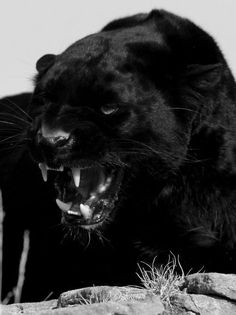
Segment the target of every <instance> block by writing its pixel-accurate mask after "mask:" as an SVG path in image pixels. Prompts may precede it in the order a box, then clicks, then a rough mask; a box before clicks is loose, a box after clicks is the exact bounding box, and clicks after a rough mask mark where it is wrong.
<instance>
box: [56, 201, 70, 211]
mask: <svg viewBox="0 0 236 315" xmlns="http://www.w3.org/2000/svg"><path fill="white" fill-rule="evenodd" d="M56 203H57V205H58V207H59V208H60V209H61V210H62V211H64V212H68V211H69V210H70V208H71V206H72V202H63V201H61V200H60V199H56Z"/></svg>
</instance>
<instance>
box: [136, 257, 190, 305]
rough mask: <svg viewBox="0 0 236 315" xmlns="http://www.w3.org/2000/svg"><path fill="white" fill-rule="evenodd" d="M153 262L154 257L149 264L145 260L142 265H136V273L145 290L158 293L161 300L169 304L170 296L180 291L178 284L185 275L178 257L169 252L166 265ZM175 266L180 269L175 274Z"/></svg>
mask: <svg viewBox="0 0 236 315" xmlns="http://www.w3.org/2000/svg"><path fill="white" fill-rule="evenodd" d="M155 264H156V259H154V260H153V262H152V264H151V265H149V264H147V263H145V262H143V263H142V265H143V266H140V265H138V267H139V272H138V273H137V275H138V277H139V279H140V280H141V283H142V285H143V286H144V287H145V288H146V289H147V290H150V291H151V292H153V293H154V294H158V295H160V298H161V300H162V302H163V303H166V304H168V305H170V304H171V303H170V298H171V296H173V295H174V294H175V293H178V292H180V289H179V286H180V284H181V282H182V281H183V280H184V277H185V275H184V271H183V268H182V266H181V264H180V262H179V257H177V258H176V257H175V256H174V254H171V255H170V256H169V259H168V262H167V264H166V265H161V266H158V267H156V266H155ZM177 268H179V269H180V271H181V272H180V274H177V272H176V269H177Z"/></svg>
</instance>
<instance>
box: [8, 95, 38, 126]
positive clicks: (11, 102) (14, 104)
mask: <svg viewBox="0 0 236 315" xmlns="http://www.w3.org/2000/svg"><path fill="white" fill-rule="evenodd" d="M6 100H7V101H8V102H9V103H10V104H12V105H13V106H15V107H16V108H18V110H19V111H20V112H21V113H23V114H24V115H25V116H27V117H28V118H29V119H30V120H31V121H32V120H33V119H32V117H30V115H29V114H28V113H27V112H26V111H24V110H23V109H22V108H21V107H20V106H19V105H17V104H16V103H15V102H13V101H12V100H10V99H9V98H6ZM3 104H4V103H3Z"/></svg>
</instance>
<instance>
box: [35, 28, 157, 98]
mask: <svg viewBox="0 0 236 315" xmlns="http://www.w3.org/2000/svg"><path fill="white" fill-rule="evenodd" d="M153 41H154V39H153V34H152V36H151V35H150V32H149V31H148V30H147V29H146V28H144V27H140V26H138V27H134V28H131V29H128V30H127V29H124V30H119V31H109V32H100V33H97V34H94V35H91V36H88V37H86V38H84V39H82V40H79V41H78V42H76V43H74V44H73V45H72V46H70V47H69V48H68V49H67V50H65V52H63V53H62V54H61V55H58V56H57V58H56V62H55V64H54V65H53V66H52V67H51V68H50V69H49V70H48V72H47V73H46V75H45V76H44V77H43V78H42V79H41V82H40V85H41V87H42V89H44V92H46V93H47V92H48V94H49V95H51V96H54V97H57V98H62V97H64V98H66V97H70V98H73V97H74V98H76V99H78V97H79V98H80V99H81V100H83V98H86V100H88V99H89V98H91V93H92V94H93V96H92V98H93V99H94V98H97V99H99V98H101V96H102V97H103V98H107V101H108V102H109V101H110V99H109V98H111V101H112V98H121V99H122V100H123V101H126V102H129V101H130V100H129V98H132V97H133V94H134V93H135V90H137V89H140V82H141V81H144V77H143V76H140V75H139V74H138V72H137V69H136V68H135V56H134V53H133V52H134V49H132V48H133V47H140V46H137V45H140V44H142V45H145V43H153ZM162 42H163V39H162V37H161V35H158V36H157V38H156V42H155V44H157V43H158V45H162ZM139 58H140V56H139ZM136 92H137V91H136Z"/></svg>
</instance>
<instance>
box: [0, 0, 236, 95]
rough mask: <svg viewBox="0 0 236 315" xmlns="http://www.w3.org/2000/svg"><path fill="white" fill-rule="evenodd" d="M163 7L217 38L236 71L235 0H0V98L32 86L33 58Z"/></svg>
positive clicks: (235, 72) (61, 49) (53, 51)
mask: <svg viewBox="0 0 236 315" xmlns="http://www.w3.org/2000/svg"><path fill="white" fill-rule="evenodd" d="M153 8H163V9H166V10H169V11H172V12H173V13H176V14H179V15H181V16H184V17H187V18H189V19H191V20H193V21H194V22H195V23H196V24H198V25H199V26H201V27H202V28H204V29H205V30H207V31H208V32H209V33H210V34H211V35H213V37H214V38H215V39H216V41H217V42H218V44H219V46H220V47H221V49H222V51H223V53H224V55H225V57H226V59H227V60H228V62H229V65H230V66H231V69H232V71H233V73H234V74H236V43H235V42H236V40H235V31H236V1H235V0H137V1H134V0H115V1H114V0H97V1H96V0H84V1H81V0H40V1H37V0H20V1H19V0H5V1H4V0H1V1H0V41H1V46H0V97H2V96H6V95H10V94H15V93H20V92H25V91H31V90H32V89H33V77H34V74H35V63H36V61H37V60H38V58H39V57H41V56H42V55H44V54H46V53H55V54H58V53H60V52H62V51H63V50H64V49H65V48H66V47H67V46H69V45H70V44H72V43H73V42H74V41H76V40H78V39H80V38H82V37H84V36H86V35H88V34H91V33H94V32H97V31H99V30H100V29H101V28H102V27H103V26H104V25H105V24H106V23H108V22H109V21H111V20H112V19H116V18H120V17H124V16H126V15H131V14H135V13H139V12H148V11H150V10H152V9H153Z"/></svg>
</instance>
